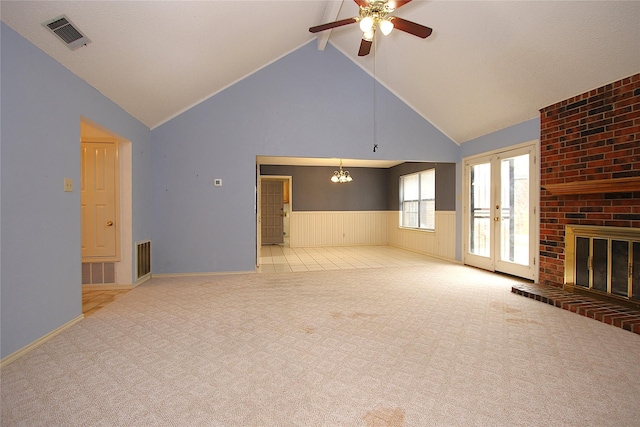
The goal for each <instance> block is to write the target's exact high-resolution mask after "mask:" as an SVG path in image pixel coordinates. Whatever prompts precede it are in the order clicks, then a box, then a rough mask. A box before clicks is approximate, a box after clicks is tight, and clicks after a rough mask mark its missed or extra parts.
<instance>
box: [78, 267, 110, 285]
mask: <svg viewBox="0 0 640 427" xmlns="http://www.w3.org/2000/svg"><path fill="white" fill-rule="evenodd" d="M115 283H116V265H115V263H113V262H83V263H82V284H83V285H104V284H109V285H111V284H115Z"/></svg>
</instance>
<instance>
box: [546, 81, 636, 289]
mask: <svg viewBox="0 0 640 427" xmlns="http://www.w3.org/2000/svg"><path fill="white" fill-rule="evenodd" d="M540 122H541V130H540V150H541V155H540V181H541V187H542V190H541V194H540V264H539V267H540V283H543V284H547V285H552V286H557V287H562V286H563V285H564V281H565V232H566V227H567V226H595V227H602V228H603V229H605V230H606V227H612V229H615V230H618V231H619V230H620V229H621V228H622V229H623V231H624V228H629V229H630V231H632V229H640V74H635V75H633V76H630V77H627V78H624V79H622V80H619V81H616V82H614V83H611V84H608V85H606V86H603V87H600V88H598V89H594V90H591V91H589V92H586V93H583V94H581V95H577V96H575V97H573V98H570V99H567V100H565V101H562V102H558V103H557V104H554V105H551V106H548V107H546V108H543V109H542V110H540ZM633 231H634V232H636V231H638V230H633Z"/></svg>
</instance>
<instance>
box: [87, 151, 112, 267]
mask: <svg viewBox="0 0 640 427" xmlns="http://www.w3.org/2000/svg"><path fill="white" fill-rule="evenodd" d="M118 176H119V168H118V149H117V144H116V143H115V142H84V141H83V142H82V143H81V144H80V205H81V221H82V258H83V261H85V262H86V261H118V260H119V259H118V257H119V251H118V246H119V245H118V241H119V239H118V231H117V230H118V228H119V224H118V223H117V219H118V218H119V217H120V216H119V211H118V209H119V207H118V205H119V204H118V197H119V192H118Z"/></svg>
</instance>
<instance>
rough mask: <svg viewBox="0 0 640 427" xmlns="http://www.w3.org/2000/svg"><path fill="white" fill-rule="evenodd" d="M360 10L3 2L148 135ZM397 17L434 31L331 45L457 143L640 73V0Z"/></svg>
mask: <svg viewBox="0 0 640 427" xmlns="http://www.w3.org/2000/svg"><path fill="white" fill-rule="evenodd" d="M337 11H339V13H338V12H337ZM336 13H338V15H337V16H336ZM357 13H358V8H357V6H356V4H355V3H354V2H353V1H351V0H345V1H344V2H340V1H338V2H335V1H314V0H288V1H283V0H280V1H271V0H260V1H258V0H253V1H237V0H236V1H106V0H105V1H5V0H2V1H1V3H0V16H1V18H2V21H4V22H5V23H6V24H8V25H9V26H10V27H12V28H13V29H14V30H16V31H17V32H18V33H20V34H21V35H22V36H24V37H25V38H27V39H28V40H30V41H31V42H32V43H34V44H35V45H36V46H38V47H39V48H41V49H42V50H43V51H45V52H46V53H48V54H49V55H50V56H52V57H53V58H55V59H56V60H57V61H59V62H60V63H61V64H63V65H64V66H65V67H67V68H68V69H70V70H71V71H72V72H74V73H75V74H76V75H78V76H80V77H81V78H82V79H84V80H85V81H87V82H88V83H89V84H90V85H92V86H93V87H95V88H96V89H97V90H99V91H100V92H101V93H103V94H104V95H106V96H107V97H108V98H110V99H111V100H113V101H114V102H115V103H116V104H118V105H120V106H121V107H122V108H123V109H125V110H126V111H128V112H129V113H130V114H132V115H133V116H135V117H136V118H137V119H139V120H140V121H141V122H143V123H145V124H146V125H147V126H149V127H150V128H154V127H156V126H158V125H160V124H162V123H164V122H166V121H167V120H169V119H171V118H172V117H175V116H176V115H177V114H179V113H180V112H182V111H184V110H186V109H188V108H190V107H192V106H193V105H195V104H197V103H198V102H200V101H202V100H204V99H206V98H208V97H210V96H211V95H213V94H215V93H217V92H219V91H220V90H222V89H224V88H226V87H228V86H229V85H232V84H233V83H235V82H237V81H238V80H241V79H242V78H244V77H246V76H247V75H249V74H251V73H253V72H255V71H256V70H259V69H260V68H262V67H264V66H266V65H268V64H270V63H271V62H273V61H275V60H277V59H278V58H280V57H282V56H284V55H286V54H288V53H289V52H291V51H293V50H295V49H297V48H298V47H300V46H302V45H304V44H305V43H307V42H309V41H310V40H312V39H313V38H315V35H313V34H311V33H309V31H308V28H309V27H311V26H314V25H318V24H321V23H325V22H327V21H333V20H336V19H343V18H348V17H352V16H356V15H357ZM61 14H66V15H67V16H68V17H69V18H70V19H71V20H72V21H73V22H74V24H76V25H77V26H78V27H79V29H80V30H82V31H83V32H84V33H85V34H86V35H87V36H88V37H89V38H90V39H91V40H92V43H90V44H89V45H88V46H87V47H84V48H80V49H78V50H76V51H71V50H69V49H68V48H67V47H66V46H64V45H63V44H62V43H61V42H60V41H59V40H58V39H57V38H55V37H54V36H53V35H52V34H51V33H50V32H48V30H47V29H46V28H45V27H43V26H42V23H43V22H45V21H48V20H50V19H52V18H55V17H57V16H59V15H61ZM325 14H326V16H325ZM395 15H397V16H400V17H403V18H405V19H408V20H411V21H414V22H418V23H421V24H423V25H427V26H429V27H432V28H433V29H434V33H433V35H432V36H431V37H429V38H427V39H426V40H423V39H419V38H417V37H414V36H411V35H409V34H406V33H402V32H400V31H393V32H392V33H391V35H389V36H387V37H384V36H381V35H379V36H376V37H377V39H376V40H377V42H376V44H375V45H374V50H375V55H374V54H371V55H369V56H368V57H364V58H359V57H358V56H357V51H358V46H359V43H360V37H361V33H360V32H359V30H358V26H357V24H354V25H349V26H346V27H341V28H339V29H334V30H332V31H331V32H330V38H329V43H331V44H332V45H334V46H335V47H336V48H338V49H339V50H340V51H341V52H343V53H344V54H345V55H347V56H348V57H349V58H350V59H352V60H353V61H354V62H355V63H356V64H358V65H359V66H361V67H362V68H363V69H365V70H367V72H369V73H371V74H373V72H374V68H375V76H376V78H377V79H378V80H380V81H381V82H382V83H383V84H384V85H385V86H386V87H387V88H389V89H390V90H391V91H392V92H394V93H395V94H396V95H397V96H399V97H400V98H401V99H403V100H404V101H405V102H406V103H407V104H409V105H410V106H411V107H412V108H413V109H415V110H416V111H417V112H418V113H419V114H420V115H421V116H423V117H424V118H425V119H427V120H429V121H430V122H431V123H432V124H433V125H434V126H436V127H437V128H439V129H440V130H441V131H442V132H444V133H445V134H447V135H449V136H450V137H451V138H452V139H453V140H454V141H456V142H458V143H462V142H465V141H468V140H470V139H473V138H475V137H478V136H482V135H485V134H487V133H490V132H493V131H496V130H499V129H502V128H504V127H507V126H510V125H513V124H516V123H520V122H522V121H525V120H528V119H532V118H535V117H537V116H538V110H539V109H540V108H542V107H545V106H547V105H550V104H553V103H555V102H558V101H561V100H563V99H566V98H569V97H571V96H574V95H577V94H580V93H583V92H585V91H587V90H590V89H594V88H597V87H599V86H602V85H604V84H607V83H610V82H613V81H615V80H618V79H620V78H623V77H627V76H629V75H632V74H635V73H638V72H640V2H638V1H615V0H609V1H433V0H430V1H423V0H414V1H413V2H411V3H409V4H407V5H405V6H404V7H402V8H401V9H399V10H397V11H396V12H395ZM320 35H323V33H320ZM160 88H161V89H160Z"/></svg>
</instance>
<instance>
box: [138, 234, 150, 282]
mask: <svg viewBox="0 0 640 427" xmlns="http://www.w3.org/2000/svg"><path fill="white" fill-rule="evenodd" d="M150 274H151V240H146V241H143V242H136V280H139V279H142V278H143V277H145V276H148V275H150Z"/></svg>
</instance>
